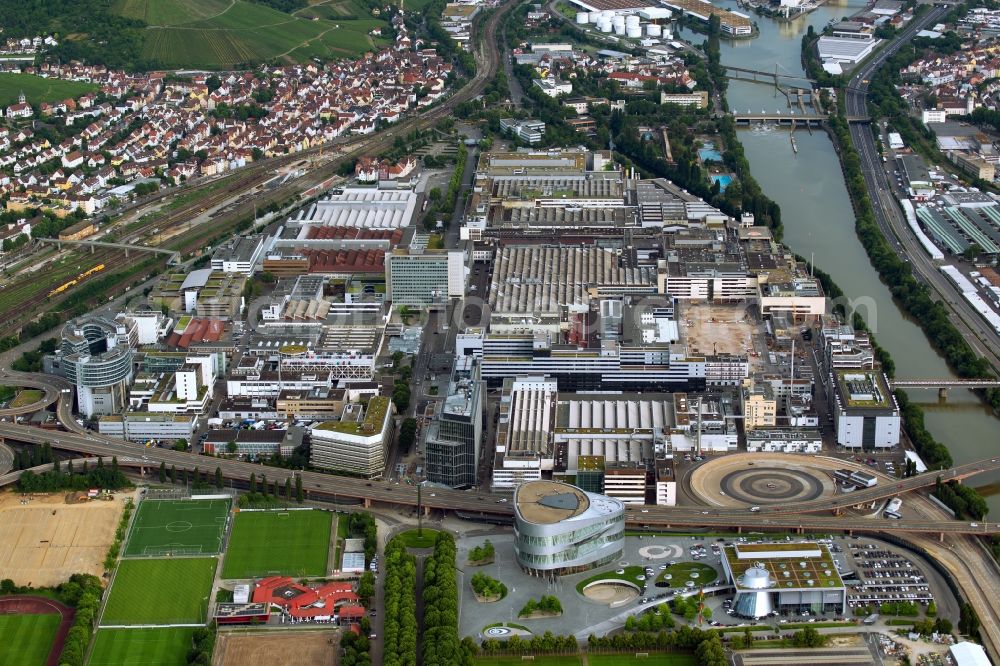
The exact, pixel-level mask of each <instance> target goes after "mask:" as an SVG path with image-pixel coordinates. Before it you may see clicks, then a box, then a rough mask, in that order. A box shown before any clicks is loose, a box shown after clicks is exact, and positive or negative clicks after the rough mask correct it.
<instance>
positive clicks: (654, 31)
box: [646, 23, 663, 37]
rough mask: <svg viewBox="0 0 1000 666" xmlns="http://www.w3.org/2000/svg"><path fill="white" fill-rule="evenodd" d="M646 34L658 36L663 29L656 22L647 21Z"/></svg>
mask: <svg viewBox="0 0 1000 666" xmlns="http://www.w3.org/2000/svg"><path fill="white" fill-rule="evenodd" d="M646 34H647V35H649V36H650V37H659V36H661V35H662V34H663V29H662V28H661V27H660V25H659V24H658V23H647V24H646Z"/></svg>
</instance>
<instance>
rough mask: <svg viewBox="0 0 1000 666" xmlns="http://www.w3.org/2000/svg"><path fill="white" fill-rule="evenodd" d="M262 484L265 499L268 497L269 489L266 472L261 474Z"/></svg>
mask: <svg viewBox="0 0 1000 666" xmlns="http://www.w3.org/2000/svg"><path fill="white" fill-rule="evenodd" d="M260 486H261V492H263V493H264V499H267V491H268V490H269V488H268V486H267V475H266V474H261V475H260Z"/></svg>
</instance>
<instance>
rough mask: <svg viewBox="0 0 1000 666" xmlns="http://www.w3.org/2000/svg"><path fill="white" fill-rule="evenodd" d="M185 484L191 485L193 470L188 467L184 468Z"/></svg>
mask: <svg viewBox="0 0 1000 666" xmlns="http://www.w3.org/2000/svg"><path fill="white" fill-rule="evenodd" d="M184 485H185V486H189V485H191V471H190V470H189V469H188V468H186V467H185V468H184Z"/></svg>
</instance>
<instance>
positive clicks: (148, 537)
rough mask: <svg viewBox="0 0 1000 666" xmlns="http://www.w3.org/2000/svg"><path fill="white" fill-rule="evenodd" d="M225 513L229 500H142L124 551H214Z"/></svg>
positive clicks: (217, 548)
mask: <svg viewBox="0 0 1000 666" xmlns="http://www.w3.org/2000/svg"><path fill="white" fill-rule="evenodd" d="M228 515H229V501H228V500H143V501H142V502H140V503H139V512H138V513H137V514H136V516H135V522H133V523H132V529H131V531H130V532H129V537H128V543H127V544H126V545H125V553H124V554H125V556H126V557H128V556H137V555H139V556H141V555H154V556H159V555H168V554H169V555H214V554H216V553H218V552H219V551H220V550H221V549H222V533H223V531H224V530H225V527H226V517H227V516H228Z"/></svg>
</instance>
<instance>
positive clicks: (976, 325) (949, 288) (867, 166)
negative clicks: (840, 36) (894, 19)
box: [845, 7, 1000, 370]
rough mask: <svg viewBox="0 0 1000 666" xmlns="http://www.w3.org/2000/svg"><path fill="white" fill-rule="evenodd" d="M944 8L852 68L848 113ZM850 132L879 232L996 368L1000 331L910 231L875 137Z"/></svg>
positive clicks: (863, 130) (857, 126)
mask: <svg viewBox="0 0 1000 666" xmlns="http://www.w3.org/2000/svg"><path fill="white" fill-rule="evenodd" d="M946 11H947V9H946V8H944V7H935V8H933V9H931V10H930V11H928V12H927V13H926V14H924V15H923V16H920V17H918V18H917V19H915V20H914V21H913V22H912V23H911V24H910V25H909V26H907V27H906V28H905V29H904V30H903V31H901V32H900V33H899V35H898V36H897V38H896V40H895V41H893V42H892V43H891V44H889V45H888V46H886V47H885V48H883V49H882V50H881V51H879V52H878V53H876V54H875V56H874V57H873V58H872V59H871V60H869V61H868V62H867V63H865V64H864V65H863V66H862V67H861V68H860V69H859V70H858V71H857V73H856V74H855V75H854V77H853V78H852V79H851V80H850V82H849V83H848V85H847V97H846V100H845V101H846V105H847V115H848V116H858V117H864V116H867V115H868V111H867V97H868V82H869V80H870V79H871V77H872V76H873V75H874V73H875V72H876V71H877V70H878V69H879V68H880V67H881V66H882V65H883V64H884V63H885V61H886V59H888V58H889V57H890V56H892V55H893V54H894V53H896V52H897V51H898V50H899V49H900V47H901V46H902V45H903V44H905V43H907V42H908V41H910V40H911V39H912V38H913V37H914V35H916V33H917V32H918V31H919V30H921V29H923V28H924V27H925V26H927V25H931V24H933V23H934V22H936V21H937V20H939V19H940V18H941V17H942V16H943V15H944V14H945V13H946ZM850 131H851V141H852V142H853V143H854V147H855V149H857V151H858V156H859V157H860V158H861V171H862V173H863V174H864V177H865V184H866V185H867V186H868V193H869V196H870V198H871V202H872V208H873V210H874V212H875V219H876V220H877V222H878V225H879V229H881V231H882V235H883V236H884V237H885V238H886V240H887V241H888V242H889V244H890V245H891V246H892V248H893V250H895V251H896V253H897V254H898V255H900V256H902V257H906V258H908V259H909V260H910V264H911V266H912V267H913V271H914V273H915V274H916V275H917V276H918V277H919V278H920V280H921V281H922V282H924V283H925V284H927V285H929V286H930V287H931V288H932V289H933V290H935V291H936V292H937V293H938V294H939V295H940V297H941V299H942V300H943V301H945V302H946V303H947V307H948V308H949V309H950V310H951V311H952V312H953V313H954V314H955V315H956V316H955V317H954V318H953V319H952V321H953V322H954V323H955V325H956V326H957V327H958V329H959V331H960V332H961V333H962V337H963V338H965V340H966V342H968V343H969V345H970V346H971V347H972V348H973V350H974V351H975V352H976V354H977V355H978V356H982V357H983V358H985V359H986V360H987V361H988V362H989V363H990V364H991V365H992V366H993V368H994V370H1000V335H997V334H996V333H995V332H993V331H991V330H990V329H989V327H988V326H987V325H986V323H985V322H984V321H983V319H982V318H981V317H980V316H979V315H978V314H977V313H976V311H975V310H974V309H973V308H972V306H971V305H969V304H968V303H967V302H966V301H965V300H964V299H963V298H962V296H961V294H959V292H958V291H957V290H956V289H955V287H954V285H953V284H952V283H951V282H950V281H949V280H948V278H946V277H945V276H944V275H943V274H942V273H941V271H940V270H938V266H937V265H936V264H935V263H934V262H933V261H932V260H931V258H930V257H928V256H927V253H926V252H925V251H924V249H923V247H922V246H921V245H920V243H919V242H918V241H917V239H916V237H915V236H914V235H913V233H912V232H911V231H910V228H909V225H908V224H907V222H906V218H905V216H904V215H903V212H902V210H901V209H900V207H899V203H898V201H897V200H896V197H895V195H894V194H893V188H892V183H891V182H889V178H888V177H887V175H886V173H885V170H884V169H883V165H882V158H881V156H879V154H878V150H877V149H876V147H875V137H874V135H873V134H872V132H871V127H870V125H869V124H867V123H852V124H851V126H850Z"/></svg>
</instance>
